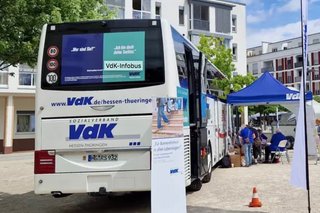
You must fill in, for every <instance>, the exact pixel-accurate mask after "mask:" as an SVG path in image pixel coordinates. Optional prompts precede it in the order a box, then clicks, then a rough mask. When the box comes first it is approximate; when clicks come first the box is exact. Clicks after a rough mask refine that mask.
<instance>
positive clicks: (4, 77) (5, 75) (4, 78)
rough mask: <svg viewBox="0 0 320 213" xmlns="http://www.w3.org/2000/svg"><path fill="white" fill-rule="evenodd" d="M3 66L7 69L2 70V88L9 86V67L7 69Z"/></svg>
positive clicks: (0, 77) (0, 82)
mask: <svg viewBox="0 0 320 213" xmlns="http://www.w3.org/2000/svg"><path fill="white" fill-rule="evenodd" d="M2 66H3V67H6V68H4V69H2V70H0V86H8V73H9V67H7V66H6V65H2Z"/></svg>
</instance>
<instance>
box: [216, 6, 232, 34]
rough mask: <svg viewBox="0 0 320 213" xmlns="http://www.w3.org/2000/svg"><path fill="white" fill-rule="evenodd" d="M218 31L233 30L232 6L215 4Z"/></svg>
mask: <svg viewBox="0 0 320 213" xmlns="http://www.w3.org/2000/svg"><path fill="white" fill-rule="evenodd" d="M215 12H216V16H215V18H216V32H219V33H230V31H231V26H230V25H231V20H230V19H231V7H227V6H222V5H221V6H220V5H219V6H215Z"/></svg>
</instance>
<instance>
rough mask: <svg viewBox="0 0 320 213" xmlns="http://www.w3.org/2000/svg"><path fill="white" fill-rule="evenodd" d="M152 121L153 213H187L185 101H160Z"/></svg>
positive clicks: (157, 99)
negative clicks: (184, 131)
mask: <svg viewBox="0 0 320 213" xmlns="http://www.w3.org/2000/svg"><path fill="white" fill-rule="evenodd" d="M153 100H154V104H153V106H154V113H153V122H152V126H153V127H152V133H153V134H152V167H151V168H152V171H151V210H152V213H163V212H167V213H171V212H172V213H176V212H179V213H184V212H185V213H186V212H187V207H186V189H185V187H186V186H185V174H184V137H183V110H182V109H183V104H182V98H156V99H153Z"/></svg>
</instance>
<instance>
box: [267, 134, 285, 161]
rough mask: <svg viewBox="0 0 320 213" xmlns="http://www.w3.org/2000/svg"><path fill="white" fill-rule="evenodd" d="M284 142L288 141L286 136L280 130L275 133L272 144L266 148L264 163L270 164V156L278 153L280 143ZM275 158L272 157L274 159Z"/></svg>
mask: <svg viewBox="0 0 320 213" xmlns="http://www.w3.org/2000/svg"><path fill="white" fill-rule="evenodd" d="M282 140H286V136H284V134H282V133H281V130H280V129H277V130H276V133H274V134H273V135H272V137H271V141H270V142H271V144H270V145H268V146H266V149H265V150H266V155H265V160H264V163H269V155H270V153H271V151H276V150H277V148H278V146H279V143H280V141H282ZM283 149H284V148H281V149H280V151H283ZM272 157H273V156H271V158H272Z"/></svg>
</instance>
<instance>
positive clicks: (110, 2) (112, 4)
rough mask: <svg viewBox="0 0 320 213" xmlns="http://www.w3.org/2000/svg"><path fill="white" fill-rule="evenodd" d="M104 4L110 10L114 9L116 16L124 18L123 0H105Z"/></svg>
mask: <svg viewBox="0 0 320 213" xmlns="http://www.w3.org/2000/svg"><path fill="white" fill-rule="evenodd" d="M106 5H107V6H108V8H109V9H110V10H114V11H116V14H117V17H116V18H118V19H124V8H125V0H106Z"/></svg>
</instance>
